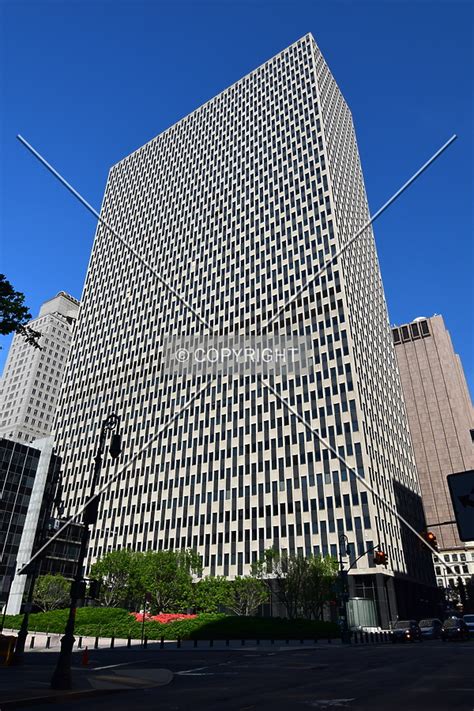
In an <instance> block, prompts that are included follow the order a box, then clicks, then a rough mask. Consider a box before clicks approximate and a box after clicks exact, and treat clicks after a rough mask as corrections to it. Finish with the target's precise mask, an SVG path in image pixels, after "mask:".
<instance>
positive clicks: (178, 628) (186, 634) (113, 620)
mask: <svg viewBox="0 0 474 711" xmlns="http://www.w3.org/2000/svg"><path fill="white" fill-rule="evenodd" d="M67 616H68V610H53V611H51V612H38V613H35V614H32V615H30V623H29V629H30V631H36V632H51V633H61V632H64V627H65V625H66V620H67ZM21 620H22V616H21V615H7V616H6V618H5V625H4V626H5V628H7V629H9V628H12V629H18V628H19V627H20V625H21ZM75 629H76V631H75V634H76V635H82V636H87V637H95V636H99V637H111V636H115V637H117V638H121V639H126V638H127V637H128V636H129V635H130V637H132V638H133V639H140V637H141V633H142V623H141V622H137V621H136V620H135V619H134V618H133V616H132V615H131V614H130V613H129V612H128V610H124V609H122V608H111V607H109V608H106V607H81V608H79V609H78V610H77V615H76V628H75ZM145 634H146V636H147V637H148V639H161V637H164V639H168V640H173V639H178V637H179V638H180V639H316V638H318V637H319V638H321V639H329V638H335V637H339V634H340V632H339V627H338V626H337V625H336V624H334V623H332V622H321V621H319V620H288V619H283V618H278V617H234V616H229V615H223V614H202V615H198V616H197V617H196V618H194V619H187V620H176V622H169V623H167V624H160V623H159V622H154V621H150V622H145Z"/></svg>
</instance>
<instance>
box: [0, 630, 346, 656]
mask: <svg viewBox="0 0 474 711" xmlns="http://www.w3.org/2000/svg"><path fill="white" fill-rule="evenodd" d="M4 633H5V634H8V635H9V634H13V635H17V634H18V630H10V629H5V630H4ZM62 636H63V635H62V634H49V635H48V634H46V632H29V633H28V637H27V639H26V644H25V652H28V651H29V650H34V651H35V652H58V650H59V647H60V644H61V637H62ZM74 636H75V638H76V642H75V644H74V651H75V652H77V651H80V650H84V649H85V648H86V647H87V648H88V649H89V651H91V650H93V649H94V648H96V649H111V647H112V640H111V638H110V637H99V639H98V640H96V637H82V636H81V635H78V634H75V635H74ZM48 638H49V641H48ZM32 640H33V641H32ZM96 642H97V643H98V646H97V647H95V645H96ZM327 644H332V645H340V644H341V640H340V639H332V640H331V641H329V640H327V639H320V640H319V641H318V642H316V643H315V642H314V640H312V639H306V640H303V642H301V640H299V639H289V640H288V643H287V640H284V639H275V640H273V642H272V640H269V639H261V640H257V639H245V640H243V641H242V640H240V639H230V640H228V641H226V640H225V639H216V640H208V639H206V640H205V639H202V640H201V639H200V640H197V641H194V640H192V639H183V640H180V641H177V640H165V641H164V642H163V643H161V641H160V640H156V639H151V640H148V642H147V649H157V648H158V649H166V650H167V651H168V650H172V649H183V650H187V651H189V650H191V649H201V650H202V649H206V648H213V649H237V648H239V649H240V648H244V649H245V648H252V649H253V648H255V647H268V646H271V647H275V649H278V648H288V647H314V646H318V647H319V646H323V645H327ZM113 647H114V648H123V647H128V640H127V639H118V638H117V639H115V638H114V640H113ZM130 647H131V648H134V649H137V648H141V647H142V644H141V641H140V640H139V639H131V640H130Z"/></svg>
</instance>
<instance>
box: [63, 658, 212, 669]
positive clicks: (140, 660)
mask: <svg viewBox="0 0 474 711" xmlns="http://www.w3.org/2000/svg"><path fill="white" fill-rule="evenodd" d="M151 661H152V657H148V659H138V660H137V661H135V662H122V663H121V664H107V665H106V666H104V667H92V668H91V671H101V670H102V669H115V668H116V667H127V666H130V665H131V664H141V663H142V662H151ZM77 668H79V667H77ZM81 668H83V667H81ZM203 669H204V667H203Z"/></svg>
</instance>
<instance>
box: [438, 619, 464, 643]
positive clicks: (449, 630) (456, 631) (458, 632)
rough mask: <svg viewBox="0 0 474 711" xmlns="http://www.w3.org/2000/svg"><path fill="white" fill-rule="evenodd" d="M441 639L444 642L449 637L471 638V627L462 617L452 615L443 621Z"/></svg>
mask: <svg viewBox="0 0 474 711" xmlns="http://www.w3.org/2000/svg"><path fill="white" fill-rule="evenodd" d="M441 639H442V640H443V642H446V640H448V639H460V640H463V639H469V627H468V626H467V624H466V623H465V622H464V620H462V619H461V618H460V617H450V618H449V619H448V620H445V621H444V622H443V627H442V629H441Z"/></svg>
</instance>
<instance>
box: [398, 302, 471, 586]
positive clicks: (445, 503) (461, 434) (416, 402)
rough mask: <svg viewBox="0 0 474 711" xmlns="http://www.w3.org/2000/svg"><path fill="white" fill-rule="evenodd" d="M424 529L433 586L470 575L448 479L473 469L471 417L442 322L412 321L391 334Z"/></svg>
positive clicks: (467, 549)
mask: <svg viewBox="0 0 474 711" xmlns="http://www.w3.org/2000/svg"><path fill="white" fill-rule="evenodd" d="M392 333H393V340H394V344H395V353H396V356H397V361H398V367H399V370H400V376H401V380H402V386H403V393H404V396H405V403H406V408H407V413H408V419H409V423H410V432H411V437H412V442H413V448H414V452H415V458H416V465H417V469H418V475H419V478H420V484H421V491H422V497H423V505H424V509H425V513H426V519H427V526H428V528H429V529H430V530H431V531H433V533H434V534H435V535H436V537H437V541H438V545H439V547H440V550H441V552H442V555H443V558H444V560H445V561H446V563H448V564H452V565H451V570H446V569H445V568H444V567H443V566H442V565H440V564H439V562H436V573H437V579H438V584H439V585H440V586H443V587H446V586H447V584H449V583H451V584H454V583H455V582H456V579H457V577H458V576H460V577H461V578H463V579H464V580H468V579H469V578H470V577H471V575H473V574H474V542H473V543H472V544H466V543H463V542H462V541H460V540H459V537H458V533H457V528H456V524H455V522H454V511H453V507H452V504H451V497H450V493H449V488H448V483H447V479H446V477H447V476H448V474H453V473H456V472H462V471H466V470H470V469H474V443H473V435H474V411H473V406H472V402H471V396H470V393H469V389H468V387H467V383H466V378H465V376H464V371H463V367H462V363H461V361H460V358H459V355H458V354H457V353H456V352H455V351H454V348H453V344H452V342H451V337H450V335H449V331H448V330H447V329H446V326H445V324H444V320H443V317H442V316H439V315H436V316H432V317H431V318H417V319H415V320H414V321H412V322H411V323H407V324H404V325H402V326H396V327H394V328H393V330H392Z"/></svg>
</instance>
